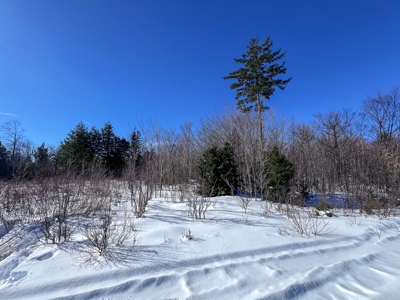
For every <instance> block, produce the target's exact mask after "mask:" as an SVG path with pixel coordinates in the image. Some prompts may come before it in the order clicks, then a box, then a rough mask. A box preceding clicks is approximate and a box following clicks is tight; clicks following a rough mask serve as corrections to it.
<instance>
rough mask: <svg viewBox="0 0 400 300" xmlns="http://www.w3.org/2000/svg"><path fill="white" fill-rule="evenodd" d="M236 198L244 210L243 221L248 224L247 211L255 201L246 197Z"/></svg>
mask: <svg viewBox="0 0 400 300" xmlns="http://www.w3.org/2000/svg"><path fill="white" fill-rule="evenodd" d="M235 198H236V201H237V203H238V204H239V206H240V208H241V209H242V218H243V221H244V222H246V221H247V209H248V208H249V206H250V205H251V204H252V203H253V202H252V200H253V199H252V198H250V197H246V196H239V197H235Z"/></svg>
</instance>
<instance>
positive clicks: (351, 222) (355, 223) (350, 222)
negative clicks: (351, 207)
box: [346, 215, 362, 226]
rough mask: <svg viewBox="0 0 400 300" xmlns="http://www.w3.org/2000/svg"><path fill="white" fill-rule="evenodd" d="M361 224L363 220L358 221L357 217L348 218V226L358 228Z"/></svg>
mask: <svg viewBox="0 0 400 300" xmlns="http://www.w3.org/2000/svg"><path fill="white" fill-rule="evenodd" d="M361 222H362V220H357V216H356V215H350V216H349V217H347V221H346V224H348V225H350V226H358V225H360V224H361Z"/></svg>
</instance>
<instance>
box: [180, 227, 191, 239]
mask: <svg viewBox="0 0 400 300" xmlns="http://www.w3.org/2000/svg"><path fill="white" fill-rule="evenodd" d="M182 239H186V240H192V239H193V234H192V232H191V231H190V229H189V230H188V231H187V232H184V233H182ZM181 242H182V240H181Z"/></svg>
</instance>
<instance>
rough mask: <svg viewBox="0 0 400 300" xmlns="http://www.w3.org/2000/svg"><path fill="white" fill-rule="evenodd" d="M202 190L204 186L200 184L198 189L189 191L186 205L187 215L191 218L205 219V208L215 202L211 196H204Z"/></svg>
mask: <svg viewBox="0 0 400 300" xmlns="http://www.w3.org/2000/svg"><path fill="white" fill-rule="evenodd" d="M204 191H205V188H204V187H203V185H201V188H200V190H199V191H196V190H192V191H190V193H189V197H188V201H187V207H188V215H189V216H190V217H192V219H196V220H198V219H205V218H206V212H207V209H208V208H209V207H210V206H211V205H215V203H216V200H213V199H212V198H211V197H206V196H205V192H204Z"/></svg>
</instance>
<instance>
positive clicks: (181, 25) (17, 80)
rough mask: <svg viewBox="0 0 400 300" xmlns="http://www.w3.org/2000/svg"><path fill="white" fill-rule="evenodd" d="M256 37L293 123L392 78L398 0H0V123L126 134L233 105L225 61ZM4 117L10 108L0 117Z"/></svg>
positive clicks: (352, 102) (343, 104)
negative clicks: (283, 70) (273, 60)
mask: <svg viewBox="0 0 400 300" xmlns="http://www.w3.org/2000/svg"><path fill="white" fill-rule="evenodd" d="M268 35H270V36H271V38H272V40H273V41H274V47H273V48H274V49H279V48H281V49H282V50H284V51H286V52H287V53H286V56H285V58H284V61H286V67H287V76H288V77H289V76H291V77H293V79H292V81H291V82H290V84H289V85H288V86H287V88H286V90H285V91H283V92H277V93H276V94H275V96H274V97H273V98H272V99H271V103H270V104H271V105H272V106H276V107H277V109H278V111H279V113H281V114H284V115H286V116H288V117H294V118H295V119H298V120H305V121H307V120H310V119H312V116H313V114H317V113H325V112H328V111H330V110H333V109H341V108H349V109H357V108H358V107H359V106H360V103H361V101H362V100H363V99H366V98H367V97H368V96H373V95H375V94H376V93H377V92H378V91H381V92H386V91H388V90H389V89H390V88H391V87H393V86H394V85H400V72H399V71H400V1H385V0H380V1H366V0H359V1H351V0H332V1H319V0H315V1H307V0H301V1H300V0H291V1H290V0H286V1H278V0H276V1H268V0H260V1H255V0H243V1H234V0H229V1H228V0H224V1H222V0H202V1H200V0H197V1H195V0H180V1H175V0H163V1H161V0H159V1H152V0H146V1H144V0H143V1H133V0H129V1H103V0H95V1H88V0H85V1H73V0H65V1H61V0H60V1H54V0H48V1H42V0H35V1H29V0H23V1H22V0H2V1H0V113H1V114H0V123H4V122H6V121H8V120H11V119H17V120H19V121H21V123H22V125H23V127H24V128H25V129H26V133H25V134H26V136H27V137H28V138H29V139H31V140H32V141H33V142H34V143H35V144H40V143H42V142H46V144H53V145H57V144H58V143H59V142H60V141H62V140H63V139H64V138H65V137H66V135H67V134H68V132H69V131H70V130H71V129H73V128H74V127H75V125H76V124H77V123H78V122H79V121H84V122H87V125H88V127H89V128H90V127H91V126H93V125H94V126H96V127H97V128H101V127H102V126H103V125H104V123H105V122H107V121H110V122H111V123H112V124H113V125H114V129H115V132H116V133H117V134H119V135H120V136H127V135H128V133H129V131H130V127H135V126H137V122H138V120H141V119H148V118H154V119H156V120H158V122H159V123H160V124H162V125H163V126H165V127H169V128H178V126H179V125H180V124H182V123H184V122H185V121H186V120H188V121H190V122H192V123H194V124H195V125H196V124H199V121H200V119H201V118H202V117H205V116H208V115H210V114H211V113H213V112H214V111H215V110H217V109H219V108H221V107H223V106H224V105H226V104H228V105H229V104H231V105H234V104H235V100H234V96H235V92H234V91H231V90H230V88H229V86H230V84H231V83H232V81H225V80H222V76H225V75H227V74H228V73H230V72H231V71H234V70H236V69H237V68H238V67H240V65H239V64H236V63H235V62H234V61H233V58H237V57H240V56H241V54H242V53H244V52H245V50H246V46H247V44H248V43H249V40H250V38H253V37H255V36H259V37H260V38H261V39H262V40H264V39H265V38H266V37H267V36H268ZM6 114H13V115H15V116H13V115H6Z"/></svg>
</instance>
